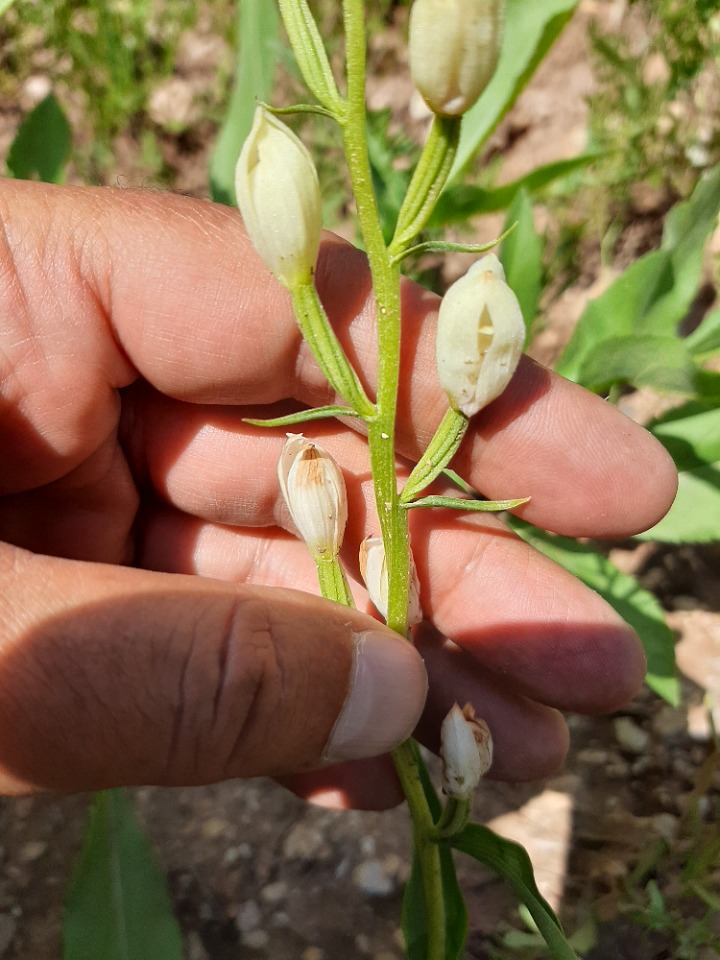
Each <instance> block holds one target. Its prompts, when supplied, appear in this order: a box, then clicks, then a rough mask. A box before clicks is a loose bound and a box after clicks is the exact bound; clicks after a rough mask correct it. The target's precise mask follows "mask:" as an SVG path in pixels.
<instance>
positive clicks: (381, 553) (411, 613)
mask: <svg viewBox="0 0 720 960" xmlns="http://www.w3.org/2000/svg"><path fill="white" fill-rule="evenodd" d="M360 573H361V574H362V578H363V580H364V581H365V586H366V587H367V591H368V593H369V594H370V599H371V600H372V602H373V603H374V604H375V606H376V607H377V609H378V610H379V611H380V613H381V614H382V615H383V617H384V618H385V620H387V616H388V590H389V584H388V566H387V557H386V556H385V544H384V543H383V540H382V537H368V538H367V539H366V540H363V542H362V543H361V544H360ZM422 618H423V612H422V607H421V606H420V581H419V579H418V575H417V569H416V567H415V561H414V560H413V558H412V554H410V591H409V597H408V626H410V627H412V626H414V625H415V624H416V623H420V621H421V620H422Z"/></svg>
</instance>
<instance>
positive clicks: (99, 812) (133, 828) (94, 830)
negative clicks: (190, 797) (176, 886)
mask: <svg viewBox="0 0 720 960" xmlns="http://www.w3.org/2000/svg"><path fill="white" fill-rule="evenodd" d="M182 957H183V947H182V937H181V934H180V929H179V927H178V924H177V921H176V920H175V917H174V916H173V913H172V909H171V905H170V899H169V897H168V893H167V888H166V886H165V878H164V876H163V874H162V872H161V871H160V869H159V867H158V865H157V863H156V862H155V859H154V857H153V854H152V851H151V850H150V847H149V845H148V841H147V839H146V837H145V835H144V834H143V832H142V830H141V829H140V827H139V826H138V823H137V821H136V819H135V815H134V813H133V810H132V807H131V805H130V803H129V801H128V800H127V799H126V797H125V796H124V794H123V793H122V792H121V791H119V790H109V791H106V792H103V793H97V794H95V797H94V798H93V804H92V807H91V810H90V819H89V823H88V829H87V833H86V835H85V840H84V843H83V847H82V850H81V852H80V856H79V858H78V860H77V862H76V864H75V868H74V871H73V875H72V878H71V881H70V887H69V889H68V892H67V897H66V902H65V914H64V922H63V960H182Z"/></svg>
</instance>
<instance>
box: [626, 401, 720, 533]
mask: <svg viewBox="0 0 720 960" xmlns="http://www.w3.org/2000/svg"><path fill="white" fill-rule="evenodd" d="M649 429H650V431H651V433H653V434H654V435H655V436H656V437H657V439H658V440H659V441H660V442H661V443H662V444H663V445H664V446H665V448H666V449H667V451H668V453H669V454H670V455H671V457H672V458H673V460H674V461H675V465H676V466H677V468H678V477H679V482H678V492H677V496H676V498H675V502H674V503H673V505H672V508H671V510H670V512H669V513H668V514H667V516H666V517H663V519H662V520H661V521H660V522H659V523H658V524H656V525H655V526H654V527H652V529H650V530H648V531H647V532H646V533H644V534H641V536H640V539H642V540H660V541H662V542H665V543H708V542H710V541H712V540H720V407H719V406H718V405H717V404H716V403H715V404H706V403H699V402H694V403H688V404H685V405H683V406H682V407H679V408H678V409H676V410H672V411H671V412H670V413H668V414H666V415H665V416H663V417H661V418H660V419H658V420H656V421H655V422H654V423H651V424H650V425H649Z"/></svg>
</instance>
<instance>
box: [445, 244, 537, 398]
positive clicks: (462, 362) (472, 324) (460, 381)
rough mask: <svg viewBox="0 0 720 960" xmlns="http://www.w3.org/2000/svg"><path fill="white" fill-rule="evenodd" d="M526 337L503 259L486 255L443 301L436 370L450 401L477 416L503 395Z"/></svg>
mask: <svg viewBox="0 0 720 960" xmlns="http://www.w3.org/2000/svg"><path fill="white" fill-rule="evenodd" d="M524 342H525V324H524V322H523V316H522V311H521V309H520V304H519V303H518V300H517V297H516V296H515V294H514V293H513V292H512V290H511V289H510V287H509V286H508V285H507V283H506V282H505V273H504V271H503V268H502V265H501V263H500V261H499V260H498V258H497V257H496V256H495V255H494V254H492V253H490V254H487V255H486V256H484V257H482V258H481V259H480V260H478V261H477V263H474V264H473V265H472V267H470V269H469V270H468V272H467V273H466V274H465V275H464V276H463V277H460V279H459V280H456V282H455V283H454V284H453V285H452V286H451V287H450V289H449V290H448V291H447V293H446V294H445V296H444V297H443V299H442V302H441V304H440V311H439V313H438V325H437V341H436V359H437V370H438V377H439V379H440V384H441V385H442V388H443V390H444V391H445V393H446V394H447V396H448V399H449V400H450V405H451V406H452V407H453V408H454V409H455V410H459V411H461V412H462V413H464V414H465V416H467V417H472V416H473V415H474V414H476V413H477V412H478V410H481V409H482V408H483V407H484V406H486V405H487V404H488V403H490V402H491V401H493V400H495V398H496V397H499V396H500V394H501V393H502V392H503V390H504V389H505V387H506V386H507V385H508V383H509V382H510V379H511V378H512V375H513V373H514V372H515V368H516V367H517V365H518V363H519V361H520V357H521V355H522V349H523V344H524Z"/></svg>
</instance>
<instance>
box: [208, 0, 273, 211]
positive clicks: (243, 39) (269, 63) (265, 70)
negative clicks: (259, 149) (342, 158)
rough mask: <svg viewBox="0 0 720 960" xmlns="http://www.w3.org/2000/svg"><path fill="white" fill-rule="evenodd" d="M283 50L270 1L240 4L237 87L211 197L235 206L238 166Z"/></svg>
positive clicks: (215, 161) (213, 165) (218, 148)
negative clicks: (258, 104) (257, 110)
mask: <svg viewBox="0 0 720 960" xmlns="http://www.w3.org/2000/svg"><path fill="white" fill-rule="evenodd" d="M279 47H280V17H279V15H278V12H277V8H276V5H275V4H274V3H271V2H270V0H239V2H238V26H237V59H236V63H235V84H234V87H233V91H232V94H231V97H230V103H229V105H228V109H227V113H226V114H225V120H224V122H223V125H222V128H221V130H220V134H219V136H218V140H217V143H216V145H215V149H214V150H213V154H212V157H211V158H210V193H211V195H212V198H213V200H215V201H216V202H217V203H225V204H228V205H229V206H234V204H235V185H234V181H235V164H236V163H237V158H238V156H239V155H240V148H241V147H242V145H243V142H244V140H245V137H246V136H247V135H248V133H249V132H250V127H251V126H252V118H253V114H254V113H255V107H256V106H257V101H258V100H269V99H270V94H271V92H272V87H273V77H274V75H275V67H276V65H277V60H278V51H279Z"/></svg>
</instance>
